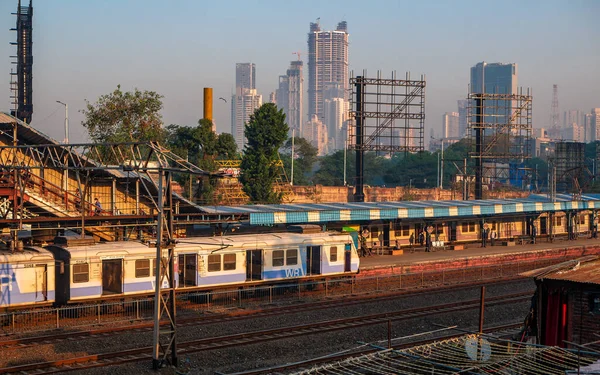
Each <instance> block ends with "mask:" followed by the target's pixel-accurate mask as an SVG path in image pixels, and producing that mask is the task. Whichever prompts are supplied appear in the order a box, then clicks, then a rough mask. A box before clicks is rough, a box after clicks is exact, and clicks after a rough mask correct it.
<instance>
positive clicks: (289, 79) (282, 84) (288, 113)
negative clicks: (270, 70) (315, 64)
mask: <svg viewBox="0 0 600 375" xmlns="http://www.w3.org/2000/svg"><path fill="white" fill-rule="evenodd" d="M303 87H304V74H303V63H302V61H292V62H291V63H290V68H289V69H288V70H287V72H286V75H284V76H279V88H278V89H277V107H279V108H282V109H283V111H284V113H285V118H286V122H287V124H288V126H289V128H290V135H291V134H292V130H293V129H295V130H296V132H297V134H301V132H302V124H303V122H304V116H303V111H302V103H303V100H304V99H303V95H302V92H303Z"/></svg>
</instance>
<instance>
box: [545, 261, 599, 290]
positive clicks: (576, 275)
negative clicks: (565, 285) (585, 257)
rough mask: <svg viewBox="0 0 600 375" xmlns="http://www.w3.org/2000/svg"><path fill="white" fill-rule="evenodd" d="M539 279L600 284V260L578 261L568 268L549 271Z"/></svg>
mask: <svg viewBox="0 0 600 375" xmlns="http://www.w3.org/2000/svg"><path fill="white" fill-rule="evenodd" d="M539 279H549V280H562V281H571V282H575V283H585V284H596V285H600V260H598V259H596V260H595V261H591V262H590V261H588V262H578V263H577V264H575V265H574V266H573V267H571V268H568V269H562V270H558V271H555V272H552V273H549V274H547V275H545V276H542V277H539Z"/></svg>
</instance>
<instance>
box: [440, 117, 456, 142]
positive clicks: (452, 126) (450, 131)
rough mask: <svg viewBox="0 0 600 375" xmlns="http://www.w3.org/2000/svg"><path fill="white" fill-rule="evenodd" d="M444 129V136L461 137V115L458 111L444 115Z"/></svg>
mask: <svg viewBox="0 0 600 375" xmlns="http://www.w3.org/2000/svg"><path fill="white" fill-rule="evenodd" d="M442 129H443V132H444V138H458V137H459V115H458V112H446V113H444V115H443V116H442Z"/></svg>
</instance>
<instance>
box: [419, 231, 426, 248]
mask: <svg viewBox="0 0 600 375" xmlns="http://www.w3.org/2000/svg"><path fill="white" fill-rule="evenodd" d="M424 243H425V233H423V231H421V232H419V244H421V246H423V244H424Z"/></svg>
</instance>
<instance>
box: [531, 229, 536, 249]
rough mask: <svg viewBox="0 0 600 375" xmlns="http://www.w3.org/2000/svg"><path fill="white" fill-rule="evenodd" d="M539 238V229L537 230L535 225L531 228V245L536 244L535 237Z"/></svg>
mask: <svg viewBox="0 0 600 375" xmlns="http://www.w3.org/2000/svg"><path fill="white" fill-rule="evenodd" d="M536 236H537V229H536V228H535V224H533V225H532V226H531V243H532V244H535V237H536Z"/></svg>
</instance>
